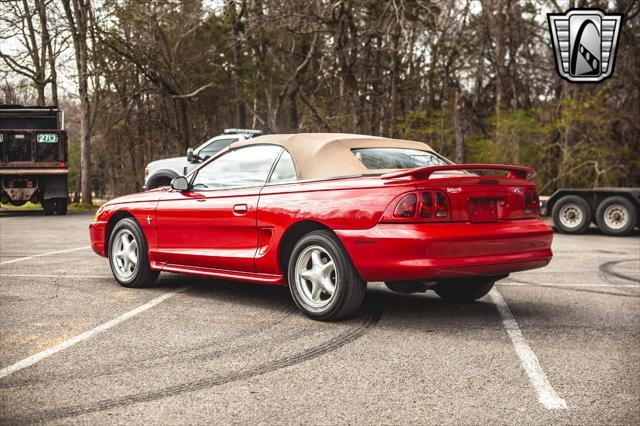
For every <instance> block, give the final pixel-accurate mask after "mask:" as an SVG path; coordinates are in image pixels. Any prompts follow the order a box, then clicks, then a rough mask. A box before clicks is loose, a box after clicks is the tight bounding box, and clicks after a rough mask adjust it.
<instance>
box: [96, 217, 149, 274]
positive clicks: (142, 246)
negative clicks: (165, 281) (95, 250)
mask: <svg viewBox="0 0 640 426" xmlns="http://www.w3.org/2000/svg"><path fill="white" fill-rule="evenodd" d="M122 229H127V230H129V231H130V232H131V233H132V234H133V235H134V236H135V238H136V240H137V242H138V270H137V271H136V274H135V276H134V278H133V279H132V280H131V281H129V282H125V281H121V280H120V279H119V278H118V274H116V272H115V270H114V268H115V266H114V265H113V260H112V258H111V248H112V247H113V239H114V238H115V236H116V235H117V234H118V231H120V230H122ZM107 256H108V258H109V266H110V267H111V272H112V273H113V276H114V278H115V279H116V281H118V283H119V284H120V285H121V286H123V287H144V286H145V285H148V282H147V281H148V277H149V275H150V274H153V273H156V271H152V270H151V266H150V264H149V257H148V246H147V239H146V238H145V236H144V233H143V232H142V230H141V229H140V225H138V222H136V221H135V219H133V218H124V219H121V220H120V221H119V222H118V223H116V225H115V226H114V227H113V230H112V231H111V235H109V245H108V249H107Z"/></svg>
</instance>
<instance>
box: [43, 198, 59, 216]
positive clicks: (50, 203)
mask: <svg viewBox="0 0 640 426" xmlns="http://www.w3.org/2000/svg"><path fill="white" fill-rule="evenodd" d="M42 208H43V209H44V214H45V216H50V215H52V214H53V213H54V212H55V211H56V201H55V200H54V199H53V198H49V199H48V200H42Z"/></svg>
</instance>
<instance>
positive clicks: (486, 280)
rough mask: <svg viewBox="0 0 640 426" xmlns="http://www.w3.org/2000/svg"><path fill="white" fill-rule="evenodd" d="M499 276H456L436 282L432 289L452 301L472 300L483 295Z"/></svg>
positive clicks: (489, 289)
mask: <svg viewBox="0 0 640 426" xmlns="http://www.w3.org/2000/svg"><path fill="white" fill-rule="evenodd" d="M502 278H504V277H503V276H501V277H474V278H456V279H451V280H445V281H441V282H439V283H438V285H437V286H436V287H435V288H434V291H435V292H436V294H437V295H438V296H440V297H441V298H442V299H444V300H447V301H452V302H473V301H474V300H478V299H480V298H482V297H484V296H485V295H486V294H487V293H489V291H491V289H492V288H493V285H494V284H495V283H496V281H498V280H499V279H502Z"/></svg>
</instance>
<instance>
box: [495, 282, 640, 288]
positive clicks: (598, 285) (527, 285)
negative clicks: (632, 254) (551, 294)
mask: <svg viewBox="0 0 640 426" xmlns="http://www.w3.org/2000/svg"><path fill="white" fill-rule="evenodd" d="M496 284H500V285H507V286H509V287H511V286H514V287H518V286H520V287H558V288H562V287H630V288H640V284H537V283H509V282H506V283H496Z"/></svg>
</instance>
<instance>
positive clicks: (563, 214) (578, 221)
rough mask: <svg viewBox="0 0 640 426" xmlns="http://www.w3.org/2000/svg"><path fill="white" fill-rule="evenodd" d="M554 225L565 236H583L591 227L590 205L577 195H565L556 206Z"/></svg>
mask: <svg viewBox="0 0 640 426" xmlns="http://www.w3.org/2000/svg"><path fill="white" fill-rule="evenodd" d="M551 215H552V216H553V224H554V225H555V226H556V228H557V229H558V230H559V231H560V232H563V233H565V234H582V233H583V232H584V231H586V230H587V229H588V228H589V225H591V209H590V208H589V204H587V202H586V201H585V200H584V199H583V198H582V197H578V196H577V195H565V196H564V197H562V198H560V199H559V200H558V201H557V202H556V203H555V204H554V205H553V210H552V213H551Z"/></svg>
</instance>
